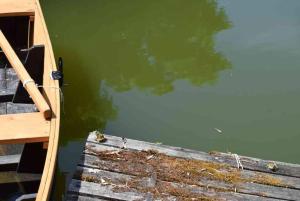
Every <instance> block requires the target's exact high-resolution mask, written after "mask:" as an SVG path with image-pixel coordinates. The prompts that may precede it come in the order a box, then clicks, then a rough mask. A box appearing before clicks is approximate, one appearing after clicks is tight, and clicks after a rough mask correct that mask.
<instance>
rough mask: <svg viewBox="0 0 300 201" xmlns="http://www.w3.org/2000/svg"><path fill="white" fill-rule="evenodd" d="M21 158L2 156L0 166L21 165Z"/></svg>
mask: <svg viewBox="0 0 300 201" xmlns="http://www.w3.org/2000/svg"><path fill="white" fill-rule="evenodd" d="M20 157H21V155H20V154H14V155H6V156H0V166H1V165H9V164H16V163H19V161H20Z"/></svg>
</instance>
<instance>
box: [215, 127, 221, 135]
mask: <svg viewBox="0 0 300 201" xmlns="http://www.w3.org/2000/svg"><path fill="white" fill-rule="evenodd" d="M214 129H215V131H217V132H218V133H220V134H221V133H223V131H222V130H221V129H218V128H214Z"/></svg>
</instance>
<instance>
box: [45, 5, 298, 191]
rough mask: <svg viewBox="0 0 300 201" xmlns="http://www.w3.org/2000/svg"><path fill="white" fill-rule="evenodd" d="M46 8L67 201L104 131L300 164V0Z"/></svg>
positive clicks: (60, 174)
mask: <svg viewBox="0 0 300 201" xmlns="http://www.w3.org/2000/svg"><path fill="white" fill-rule="evenodd" d="M41 4H42V7H43V10H44V14H45V18H46V22H47V25H48V29H49V32H50V37H51V40H52V43H53V47H54V52H55V55H56V57H59V56H61V57H63V59H64V64H65V66H64V70H65V72H64V73H65V83H66V86H65V87H64V97H65V102H64V110H65V113H64V114H63V115H62V128H61V139H60V153H59V156H58V174H57V175H58V176H57V177H58V179H57V182H56V185H55V186H56V194H57V195H59V194H61V192H63V189H64V185H65V178H67V175H69V173H70V172H72V171H73V170H74V168H75V164H76V162H77V161H78V159H79V156H80V153H81V151H82V146H83V144H84V141H85V139H86V137H87V135H88V132H89V131H92V130H95V129H100V130H102V131H104V132H105V133H108V134H111V135H117V136H124V137H128V138H134V139H139V140H146V141H151V142H161V143H164V144H168V145H174V146H181V147H186V148H191V149H197V150H202V151H211V150H218V151H225V152H227V151H230V152H233V153H238V154H241V155H248V156H253V157H259V158H265V159H270V160H281V161H286V162H293V163H300V157H299V156H300V149H299V148H298V147H299V145H298V144H299V141H300V130H299V119H300V107H299V102H300V78H299V75H300V60H299V56H300V46H299V44H300V20H299V19H300V14H299V12H298V11H299V8H300V2H299V1H297V0H289V1H283V0H264V1H259V0H254V1H238V0H232V1H225V0H224V1H221V0H220V1H211V0H188V1H183V0H172V1H171V0H162V1H156V0H155V1H141V0H136V1H117V0H116V1H108V0H90V1H88V3H87V2H86V1H71V0H65V1H59V0H53V1H44V0H43V1H41Z"/></svg>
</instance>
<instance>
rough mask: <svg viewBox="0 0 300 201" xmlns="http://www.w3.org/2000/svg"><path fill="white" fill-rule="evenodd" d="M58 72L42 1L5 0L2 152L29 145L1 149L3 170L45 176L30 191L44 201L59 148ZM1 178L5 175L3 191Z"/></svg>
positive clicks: (0, 6)
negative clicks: (10, 152) (10, 153)
mask: <svg viewBox="0 0 300 201" xmlns="http://www.w3.org/2000/svg"><path fill="white" fill-rule="evenodd" d="M1 62H2V63H1ZM1 64H2V67H1ZM1 72H2V76H1ZM55 73H58V71H57V67H56V63H55V59H54V55H53V51H52V46H51V43H50V39H49V35H48V31H47V27H46V24H45V20H44V17H43V13H42V10H41V7H40V4H39V2H38V0H0V114H1V115H0V152H1V146H2V147H6V150H8V149H7V147H10V146H12V147H13V146H16V147H18V146H21V145H17V144H24V146H21V147H23V149H22V151H21V154H18V153H17V154H16V153H14V155H9V153H5V150H4V151H3V148H2V154H1V153H0V155H2V156H0V171H3V170H5V171H7V170H9V171H10V174H14V175H19V178H23V179H24V178H26V179H27V180H28V178H33V177H34V176H36V175H40V180H39V182H38V185H37V188H36V189H34V192H32V189H31V192H30V196H32V197H34V198H35V199H36V200H39V201H40V200H48V199H49V196H50V192H51V186H52V183H53V177H54V172H55V163H56V156H57V149H58V139H59V125H60V91H59V81H58V80H57V79H55V77H53V75H54V74H55ZM14 78H18V79H14ZM14 80H17V82H14ZM19 80H20V82H19ZM11 82H14V84H12V83H11ZM18 82H19V83H18ZM38 85H39V86H38ZM1 86H2V88H1ZM12 92H13V93H12ZM1 108H2V109H1ZM9 113H14V114H9ZM14 163H18V164H14ZM13 164H14V165H13ZM5 165H6V166H5ZM7 165H10V168H15V169H13V170H11V169H9V167H8V166H7ZM4 167H5V168H4ZM5 174H6V175H7V172H5ZM20 175H21V176H20ZM24 175H25V176H24ZM28 175H29V176H28ZM26 179H25V180H26ZM27 180H26V181H27ZM26 181H25V182H26ZM2 183H3V181H2V182H1V175H0V189H1V190H0V191H1V192H0V195H1V193H3V191H4V188H2V186H1V185H2ZM22 196H23V195H21V197H22ZM25 197H26V196H25ZM2 199H3V198H1V196H0V200H2ZM18 199H19V200H22V198H18ZM18 199H17V200H18Z"/></svg>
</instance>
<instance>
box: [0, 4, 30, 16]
mask: <svg viewBox="0 0 300 201" xmlns="http://www.w3.org/2000/svg"><path fill="white" fill-rule="evenodd" d="M34 3H35V2H34V1H28V0H14V1H11V0H1V1H0V16H21V15H32V14H33V13H34V9H33V8H34Z"/></svg>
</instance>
